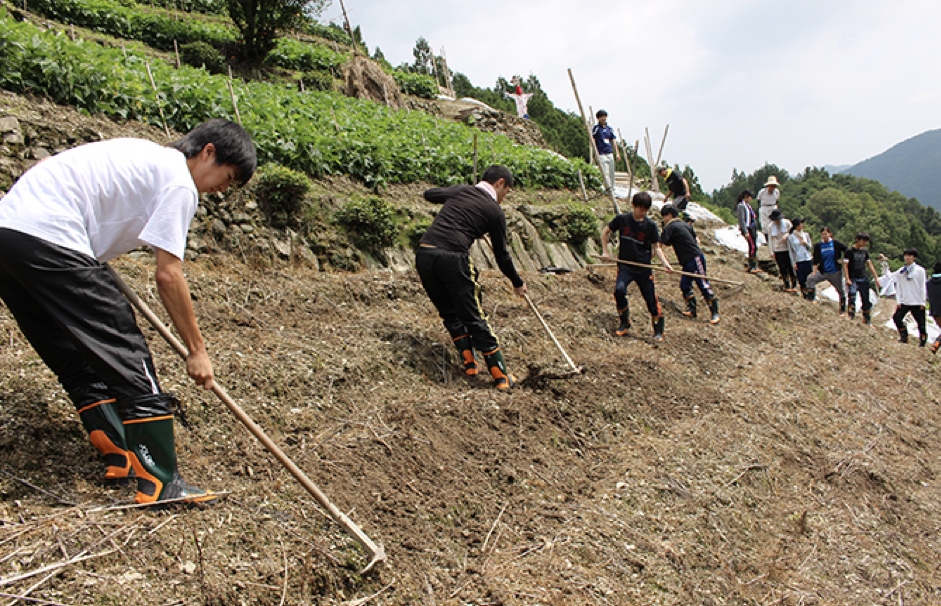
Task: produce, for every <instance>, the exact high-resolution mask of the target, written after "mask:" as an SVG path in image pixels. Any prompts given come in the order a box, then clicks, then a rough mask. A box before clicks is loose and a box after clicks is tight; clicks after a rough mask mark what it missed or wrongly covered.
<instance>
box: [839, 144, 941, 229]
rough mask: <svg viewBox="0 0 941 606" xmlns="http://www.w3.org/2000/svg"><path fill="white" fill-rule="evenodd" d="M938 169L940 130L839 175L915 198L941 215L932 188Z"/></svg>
mask: <svg viewBox="0 0 941 606" xmlns="http://www.w3.org/2000/svg"><path fill="white" fill-rule="evenodd" d="M939 167H941V129H938V130H929V131H927V132H923V133H921V134H920V135H916V136H914V137H912V138H911V139H906V140H905V141H902V142H901V143H899V144H898V145H893V146H892V147H890V148H889V149H887V150H886V151H884V152H882V153H881V154H879V155H878V156H873V157H872V158H869V159H868V160H864V161H862V162H860V163H859V164H855V165H853V166H851V167H850V168H847V169H845V170H843V171H841V172H842V173H845V174H849V175H855V176H857V177H866V178H867V179H875V180H876V181H879V182H880V183H882V184H883V185H885V186H886V187H888V188H889V189H894V190H895V191H897V192H900V193H902V194H905V195H906V196H909V197H911V198H918V201H919V202H921V203H922V204H924V205H926V206H931V207H932V208H934V209H935V210H939V211H941V192H939V191H938V188H937V187H935V185H934V182H935V180H936V178H937V174H938V168H939Z"/></svg>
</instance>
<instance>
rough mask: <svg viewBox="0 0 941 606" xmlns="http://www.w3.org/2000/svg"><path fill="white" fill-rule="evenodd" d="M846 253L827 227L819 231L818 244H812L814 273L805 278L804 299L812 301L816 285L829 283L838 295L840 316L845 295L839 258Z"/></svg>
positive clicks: (843, 309)
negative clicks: (805, 290)
mask: <svg viewBox="0 0 941 606" xmlns="http://www.w3.org/2000/svg"><path fill="white" fill-rule="evenodd" d="M844 252H846V244H843V243H842V242H840V241H839V240H834V239H833V232H832V231H830V228H829V227H824V228H822V229H821V230H820V242H817V243H816V244H814V254H813V259H812V261H813V264H814V269H815V271H814V273H812V274H810V275H809V276H807V292H806V294H805V297H806V298H807V300H808V301H813V300H814V299H815V298H816V294H817V290H816V289H817V284H819V283H821V282H824V281H826V282H829V283H830V284H831V285H833V288H835V289H836V292H837V293H839V295H840V315H841V316H842V315H846V295H845V294H844V293H843V280H842V274H843V272H842V271H841V267H840V265H841V263H840V257H842V256H843V253H844Z"/></svg>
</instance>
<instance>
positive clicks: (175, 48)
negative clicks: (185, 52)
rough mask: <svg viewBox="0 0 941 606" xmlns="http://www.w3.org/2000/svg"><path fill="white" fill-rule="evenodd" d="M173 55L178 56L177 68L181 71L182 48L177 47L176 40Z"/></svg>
mask: <svg viewBox="0 0 941 606" xmlns="http://www.w3.org/2000/svg"><path fill="white" fill-rule="evenodd" d="M173 54H174V55H176V68H177V69H180V47H179V46H177V43H176V39H174V40H173Z"/></svg>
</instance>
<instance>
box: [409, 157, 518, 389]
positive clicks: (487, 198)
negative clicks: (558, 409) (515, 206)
mask: <svg viewBox="0 0 941 606" xmlns="http://www.w3.org/2000/svg"><path fill="white" fill-rule="evenodd" d="M511 187H513V175H512V173H510V171H509V169H507V168H506V167H505V166H499V165H493V166H491V167H489V168H488V169H487V170H486V171H484V174H483V177H482V178H481V181H480V183H478V184H477V185H476V186H470V185H457V186H455V187H436V188H433V189H429V190H427V191H426V192H425V199H426V200H428V201H429V202H433V203H436V204H444V206H443V207H442V208H441V212H439V213H438V215H437V216H436V217H435V220H434V222H433V223H432V224H431V227H429V228H428V231H426V232H425V235H424V236H423V237H422V239H421V242H419V244H418V251H417V252H416V254H415V268H416V269H417V270H418V275H419V276H420V277H421V283H422V286H423V287H424V289H425V292H426V293H427V294H428V298H430V299H431V302H432V303H434V306H435V307H436V308H437V310H438V314H439V315H440V316H441V319H442V320H443V322H444V327H445V328H446V329H447V331H448V333H449V334H450V335H451V339H452V340H453V341H454V344H455V346H456V347H457V349H458V351H459V352H460V353H461V358H462V360H463V362H464V372H465V373H466V374H467V375H469V376H474V375H476V374H477V362H476V360H475V359H474V349H478V350H479V351H480V352H481V353H482V354H483V356H484V361H485V363H486V364H487V368H488V369H489V370H490V375H491V376H492V377H493V381H494V385H495V386H496V388H497V389H500V390H507V389H509V388H510V387H512V386H513V383H514V378H513V376H512V375H510V374H509V373H508V372H507V371H506V364H505V362H504V359H503V353H502V352H501V351H500V343H499V342H498V341H497V338H496V336H495V335H494V334H493V330H492V329H491V328H490V324H489V322H488V321H487V315H486V314H485V313H484V310H483V307H482V306H481V303H480V284H478V282H477V277H478V271H477V268H476V267H474V264H473V261H472V260H471V258H470V247H471V245H472V244H473V243H474V241H475V240H476V239H477V238H481V237H483V236H484V235H489V236H490V243H491V246H493V255H494V257H495V258H496V260H497V265H498V266H499V267H500V271H502V272H503V275H505V276H506V277H507V278H509V280H510V282H512V284H513V292H515V293H516V294H517V295H519V296H521V297H522V296H523V295H525V294H526V285H525V284H524V283H523V279H522V278H520V276H519V274H518V273H517V272H516V268H515V267H514V265H513V258H512V257H510V251H509V250H507V243H506V215H504V214H503V209H502V208H500V203H501V202H503V199H504V197H506V194H507V192H509V191H510V188H511Z"/></svg>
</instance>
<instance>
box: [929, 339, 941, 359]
mask: <svg viewBox="0 0 941 606" xmlns="http://www.w3.org/2000/svg"><path fill="white" fill-rule="evenodd" d="M939 349H941V335H938V338H937V339H935V341H934V343H932V344H931V353H933V354H936V353H938V350H939Z"/></svg>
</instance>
